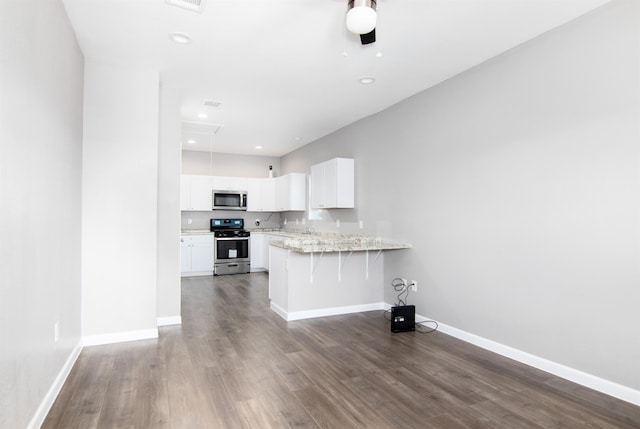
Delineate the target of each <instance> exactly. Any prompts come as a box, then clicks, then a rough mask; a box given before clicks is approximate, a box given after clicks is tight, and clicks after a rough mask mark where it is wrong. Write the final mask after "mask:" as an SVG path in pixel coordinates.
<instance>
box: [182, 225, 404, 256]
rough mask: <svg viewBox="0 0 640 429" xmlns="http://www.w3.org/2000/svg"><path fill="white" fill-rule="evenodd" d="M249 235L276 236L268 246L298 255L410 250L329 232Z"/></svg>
mask: <svg viewBox="0 0 640 429" xmlns="http://www.w3.org/2000/svg"><path fill="white" fill-rule="evenodd" d="M249 231H251V233H264V234H270V235H277V236H280V237H282V240H274V241H271V242H270V243H269V244H271V245H272V246H276V247H280V248H283V249H287V250H292V251H294V252H299V253H316V252H362V251H366V250H394V249H410V248H411V244H408V243H395V242H392V241H388V240H383V239H382V238H380V237H370V236H365V235H353V234H338V233H330V232H317V233H316V232H314V233H311V232H297V231H287V230H279V229H268V228H260V229H251V230H249ZM182 234H192V235H195V234H213V233H212V232H211V231H209V230H208V229H183V230H182Z"/></svg>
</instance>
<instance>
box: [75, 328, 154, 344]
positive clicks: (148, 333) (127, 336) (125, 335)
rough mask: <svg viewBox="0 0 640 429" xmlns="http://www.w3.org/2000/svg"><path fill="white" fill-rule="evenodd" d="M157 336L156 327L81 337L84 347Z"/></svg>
mask: <svg viewBox="0 0 640 429" xmlns="http://www.w3.org/2000/svg"><path fill="white" fill-rule="evenodd" d="M152 338H158V328H152V329H141V330H139V331H128V332H114V333H111V334H102V335H87V336H84V337H82V344H83V345H84V346H85V347H90V346H100V345H103V344H113V343H124V342H126V341H137V340H148V339H152Z"/></svg>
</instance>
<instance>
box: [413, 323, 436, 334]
mask: <svg viewBox="0 0 640 429" xmlns="http://www.w3.org/2000/svg"><path fill="white" fill-rule="evenodd" d="M423 323H433V324H434V325H435V326H434V327H433V328H430V329H427V330H422V329H418V326H419V327H420V328H427V326H424V325H423ZM437 330H438V322H436V321H435V320H425V321H423V322H417V323H416V331H417V332H420V333H421V334H430V333H432V332H435V331H437Z"/></svg>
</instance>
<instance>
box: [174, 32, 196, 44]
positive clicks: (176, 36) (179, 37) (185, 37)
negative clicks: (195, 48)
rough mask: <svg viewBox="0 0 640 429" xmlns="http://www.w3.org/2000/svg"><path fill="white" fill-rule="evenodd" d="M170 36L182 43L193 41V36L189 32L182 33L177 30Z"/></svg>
mask: <svg viewBox="0 0 640 429" xmlns="http://www.w3.org/2000/svg"><path fill="white" fill-rule="evenodd" d="M169 38H170V39H171V40H173V41H174V42H176V43H179V44H181V45H186V44H188V43H191V36H189V35H188V34H187V33H180V32H178V31H176V32H173V33H169Z"/></svg>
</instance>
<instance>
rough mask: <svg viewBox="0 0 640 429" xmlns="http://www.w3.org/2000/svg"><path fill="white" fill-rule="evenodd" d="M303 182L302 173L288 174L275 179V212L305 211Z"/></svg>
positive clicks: (304, 179)
mask: <svg viewBox="0 0 640 429" xmlns="http://www.w3.org/2000/svg"><path fill="white" fill-rule="evenodd" d="M305 181H306V176H305V174H304V173H289V174H285V175H284V176H280V177H278V178H276V180H275V184H276V186H275V195H276V200H275V201H276V211H279V212H284V211H304V210H305V203H306V198H305V194H306V193H305Z"/></svg>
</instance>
